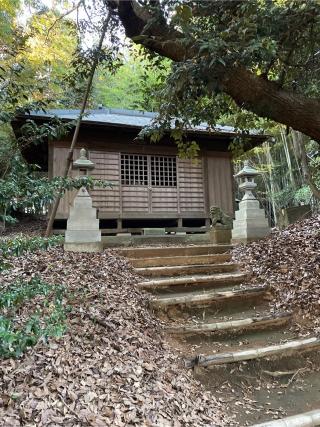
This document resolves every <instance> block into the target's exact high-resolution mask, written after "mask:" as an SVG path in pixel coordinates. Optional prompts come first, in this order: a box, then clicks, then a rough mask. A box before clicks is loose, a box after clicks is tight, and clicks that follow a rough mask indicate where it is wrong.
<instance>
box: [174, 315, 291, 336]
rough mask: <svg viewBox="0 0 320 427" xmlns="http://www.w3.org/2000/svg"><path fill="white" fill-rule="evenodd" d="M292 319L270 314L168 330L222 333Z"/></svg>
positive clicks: (177, 332)
mask: <svg viewBox="0 0 320 427" xmlns="http://www.w3.org/2000/svg"><path fill="white" fill-rule="evenodd" d="M291 317H292V314H291V313H287V312H285V313H278V314H270V315H267V316H260V317H258V316H256V317H248V318H245V319H236V320H228V321H225V322H214V323H201V324H199V325H186V326H180V327H179V326H177V327H171V328H168V329H167V331H168V332H169V333H171V334H199V333H207V332H221V331H229V330H233V329H249V328H261V327H266V326H268V327H269V326H280V325H283V324H285V323H287V322H288V321H289V320H290V319H291Z"/></svg>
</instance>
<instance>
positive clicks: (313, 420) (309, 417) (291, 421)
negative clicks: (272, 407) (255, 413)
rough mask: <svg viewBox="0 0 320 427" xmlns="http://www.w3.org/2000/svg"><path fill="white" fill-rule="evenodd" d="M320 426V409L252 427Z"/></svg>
mask: <svg viewBox="0 0 320 427" xmlns="http://www.w3.org/2000/svg"><path fill="white" fill-rule="evenodd" d="M319 425H320V409H315V410H314V411H309V412H304V413H303V414H298V415H293V416H291V417H286V418H282V419H280V420H272V421H267V422H265V423H262V424H255V425H254V426H252V427H313V426H319Z"/></svg>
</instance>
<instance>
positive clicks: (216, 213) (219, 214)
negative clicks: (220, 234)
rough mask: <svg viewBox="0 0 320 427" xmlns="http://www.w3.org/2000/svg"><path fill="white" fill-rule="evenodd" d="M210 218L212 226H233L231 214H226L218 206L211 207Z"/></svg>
mask: <svg viewBox="0 0 320 427" xmlns="http://www.w3.org/2000/svg"><path fill="white" fill-rule="evenodd" d="M210 218H211V221H212V227H215V226H219V225H223V226H225V228H230V229H231V228H232V223H233V219H232V218H231V216H229V215H227V214H225V213H224V212H223V210H222V209H220V208H219V207H218V206H211V207H210Z"/></svg>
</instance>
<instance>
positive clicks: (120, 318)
mask: <svg viewBox="0 0 320 427" xmlns="http://www.w3.org/2000/svg"><path fill="white" fill-rule="evenodd" d="M12 262H13V263H14V267H13V268H12V269H11V270H8V271H6V272H3V273H2V274H1V276H0V280H1V286H2V287H3V286H4V287H5V286H6V285H9V284H10V283H12V282H13V281H15V280H16V279H18V278H19V279H30V278H32V277H36V276H37V277H40V278H41V279H42V280H44V281H46V282H47V283H50V284H54V285H56V286H61V285H62V286H64V287H65V288H66V290H67V295H68V305H69V306H70V310H69V313H68V317H67V331H66V333H65V334H64V335H63V336H62V337H61V338H54V339H49V340H48V342H44V340H40V341H39V342H38V343H37V344H36V345H35V346H34V347H33V348H30V350H28V351H27V352H26V353H25V354H24V356H22V357H20V358H18V359H13V358H9V359H4V360H2V361H1V368H0V426H3V427H11V426H12V427H16V426H60V425H61V426H66V427H68V426H94V427H100V426H101V427H104V426H108V425H112V426H130V425H132V426H161V427H162V426H164V427H165V426H173V427H180V426H223V425H227V421H228V420H227V416H226V415H225V414H224V411H223V410H224V404H223V403H221V402H220V401H218V400H217V399H215V397H214V395H212V394H211V393H210V392H208V391H205V390H204V388H203V387H202V386H201V384H200V383H199V382H198V381H197V380H196V379H195V378H194V377H193V374H192V372H191V371H188V370H186V369H185V368H184V366H183V365H182V361H181V360H180V358H179V355H178V354H175V353H174V352H173V351H171V350H170V347H169V345H168V344H167V343H166V342H165V340H164V337H163V334H162V329H163V323H162V322H161V321H160V320H159V319H158V318H157V317H156V316H155V315H154V314H153V313H152V311H151V310H150V309H149V307H148V296H147V295H146V294H145V293H143V292H142V291H140V290H138V289H137V288H136V287H135V283H136V281H137V279H138V278H137V277H136V276H135V274H134V273H133V270H132V268H131V267H130V265H129V264H128V263H127V261H126V260H125V259H124V258H122V257H120V256H118V255H117V254H116V252H115V251H104V252H103V253H99V254H85V253H73V252H64V251H63V249H62V248H50V249H49V250H47V251H41V252H40V251H39V252H35V253H27V254H25V255H23V256H21V257H18V258H14V260H12ZM34 304H37V301H36V300H35V301H34ZM32 305H33V304H32V303H31V304H30V303H28V305H27V308H26V307H25V308H24V309H23V310H21V316H23V315H24V316H25V314H26V313H25V311H26V310H27V309H30V310H32ZM18 320H19V319H18Z"/></svg>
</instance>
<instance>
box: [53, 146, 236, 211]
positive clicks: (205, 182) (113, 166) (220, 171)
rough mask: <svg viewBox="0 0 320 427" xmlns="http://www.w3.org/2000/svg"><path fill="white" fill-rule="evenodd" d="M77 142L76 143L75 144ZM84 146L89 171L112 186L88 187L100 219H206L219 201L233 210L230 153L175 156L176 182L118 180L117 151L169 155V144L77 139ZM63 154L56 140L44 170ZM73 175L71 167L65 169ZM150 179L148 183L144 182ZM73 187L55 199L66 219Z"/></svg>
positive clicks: (58, 170)
mask: <svg viewBox="0 0 320 427" xmlns="http://www.w3.org/2000/svg"><path fill="white" fill-rule="evenodd" d="M80 144H81V145H80ZM82 147H85V148H86V149H87V150H88V153H89V158H90V160H92V161H93V162H94V163H95V168H94V169H93V170H92V171H91V172H90V175H92V176H93V177H94V178H98V179H105V180H108V181H110V182H112V183H113V188H112V189H110V188H99V189H95V190H92V191H91V195H92V198H93V203H94V206H95V207H96V208H98V209H99V217H100V218H114V219H116V218H128V219H129V218H141V219H142V218H159V219H160V218H206V217H207V218H208V217H209V207H210V206H212V205H215V206H220V207H221V208H222V209H223V210H224V211H225V212H226V213H228V214H230V215H233V177H232V164H231V155H230V153H222V152H215V151H207V150H205V151H201V156H200V158H199V160H198V162H194V161H191V160H186V159H179V158H177V163H176V164H177V186H176V187H175V186H167V187H165V186H151V185H130V186H129V185H121V161H120V157H121V153H124V154H125V153H136V154H143V155H147V156H151V155H160V156H167V155H168V156H174V155H176V150H174V149H173V147H165V146H146V145H138V144H137V145H135V146H134V147H133V145H130V144H129V142H128V143H127V146H126V149H124V147H125V143H124V142H123V143H121V144H120V143H113V142H112V141H110V143H109V142H108V147H107V146H102V144H101V143H98V142H97V143H96V142H95V141H91V142H90V144H89V143H88V142H87V141H86V142H84V141H83V142H81V143H79V147H77V149H76V150H75V152H74V157H73V158H74V160H75V159H77V158H78V157H79V152H80V148H82ZM67 153H68V147H67V144H66V142H63V141H61V142H56V143H54V144H52V145H51V147H50V150H49V156H50V157H51V158H50V159H49V164H50V165H52V167H51V166H50V175H51V172H52V175H53V176H57V175H61V174H62V171H63V167H64V162H65V159H66V156H67ZM71 174H72V176H77V174H78V172H77V171H72V172H71ZM149 184H150V182H149ZM74 196H75V192H69V193H68V194H67V195H66V196H65V197H64V198H63V199H62V200H61V202H60V206H59V210H58V214H57V218H67V217H68V215H69V208H70V206H71V204H72V202H73V199H74Z"/></svg>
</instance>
